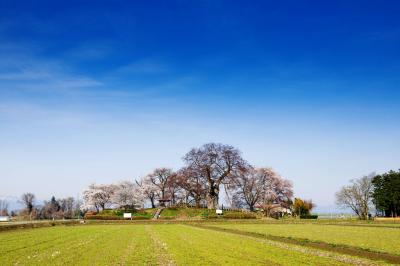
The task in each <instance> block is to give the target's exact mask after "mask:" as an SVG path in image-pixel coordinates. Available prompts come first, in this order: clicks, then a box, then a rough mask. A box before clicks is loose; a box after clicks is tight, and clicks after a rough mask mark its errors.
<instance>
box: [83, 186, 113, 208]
mask: <svg viewBox="0 0 400 266" xmlns="http://www.w3.org/2000/svg"><path fill="white" fill-rule="evenodd" d="M114 191H115V185H104V184H100V185H96V184H92V185H90V186H89V188H88V189H86V190H85V191H84V192H83V200H84V203H83V205H82V206H81V209H83V210H90V209H96V211H99V210H104V209H105V208H106V206H107V205H110V204H111V197H112V196H113V194H114Z"/></svg>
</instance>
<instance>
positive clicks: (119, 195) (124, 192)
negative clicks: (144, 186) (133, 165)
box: [111, 181, 144, 209]
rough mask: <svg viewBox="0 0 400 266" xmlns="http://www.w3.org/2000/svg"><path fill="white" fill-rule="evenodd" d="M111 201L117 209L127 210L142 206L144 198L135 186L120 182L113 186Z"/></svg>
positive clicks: (130, 183) (127, 182)
mask: <svg viewBox="0 0 400 266" xmlns="http://www.w3.org/2000/svg"><path fill="white" fill-rule="evenodd" d="M111 201H112V203H113V204H115V205H116V206H117V207H119V208H124V209H129V208H135V207H136V206H138V205H143V202H144V197H143V194H142V193H141V191H140V188H139V186H138V185H137V184H135V183H133V182H130V181H121V182H119V183H118V184H116V185H115V190H114V193H113V195H112V198H111Z"/></svg>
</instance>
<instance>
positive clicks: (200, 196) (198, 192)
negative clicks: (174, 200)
mask: <svg viewBox="0 0 400 266" xmlns="http://www.w3.org/2000/svg"><path fill="white" fill-rule="evenodd" d="M177 182H178V185H179V186H180V187H181V188H182V189H183V190H184V191H185V192H186V202H187V203H188V201H189V199H190V201H194V203H195V205H196V207H200V204H201V201H202V200H204V199H205V197H206V191H207V188H206V183H205V182H204V179H203V178H202V177H201V174H200V173H199V172H198V171H196V169H192V168H191V167H183V168H182V169H180V170H179V171H178V174H177Z"/></svg>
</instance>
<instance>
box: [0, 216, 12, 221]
mask: <svg viewBox="0 0 400 266" xmlns="http://www.w3.org/2000/svg"><path fill="white" fill-rule="evenodd" d="M9 221H10V217H8V216H0V222H9Z"/></svg>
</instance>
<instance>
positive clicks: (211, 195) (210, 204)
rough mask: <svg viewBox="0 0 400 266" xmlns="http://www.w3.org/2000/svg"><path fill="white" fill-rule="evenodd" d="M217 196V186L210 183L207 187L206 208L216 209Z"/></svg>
mask: <svg viewBox="0 0 400 266" xmlns="http://www.w3.org/2000/svg"><path fill="white" fill-rule="evenodd" d="M218 196H219V187H218V186H217V185H212V186H210V188H209V191H208V194H207V198H206V200H207V208H208V209H217V208H218Z"/></svg>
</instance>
